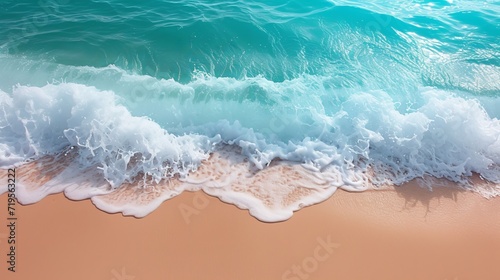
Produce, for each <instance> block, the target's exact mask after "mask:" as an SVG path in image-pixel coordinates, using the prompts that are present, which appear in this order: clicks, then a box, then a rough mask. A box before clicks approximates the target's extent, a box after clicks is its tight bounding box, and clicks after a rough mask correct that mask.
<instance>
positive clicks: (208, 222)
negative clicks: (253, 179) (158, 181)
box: [0, 185, 500, 280]
mask: <svg viewBox="0 0 500 280" xmlns="http://www.w3.org/2000/svg"><path fill="white" fill-rule="evenodd" d="M6 214H7V195H6V194H4V195H2V196H0V220H1V221H2V223H3V224H7V217H6ZM16 215H17V217H18V220H17V221H16V245H17V247H16V272H15V273H12V272H9V271H8V270H7V267H8V263H7V251H6V250H7V247H6V246H7V245H8V244H7V227H6V226H5V225H4V226H2V228H1V229H0V248H1V249H0V253H1V259H2V261H1V265H0V279H12V280H14V279H23V280H31V279H51V280H52V279H54V280H58V279H65V280H66V279H72V280H78V279H82V280H83V279H85V280H89V279H93V280H100V279H103V280H132V279H134V280H156V279H162V280H164V279H175V280H178V279H182V280H184V279H186V280H187V279H256V280H267V279H269V280H273V279H293V280H297V279H325V280H326V279H328V280H329V279H428V280H432V279H436V280H445V279H448V280H452V279H453V280H455V279H456V280H464V279H500V199H492V200H486V199H484V198H482V197H480V196H478V195H476V194H473V193H470V192H463V191H458V190H454V189H450V188H443V189H435V191H434V192H429V191H427V190H425V189H422V188H419V187H416V186H412V185H409V186H405V187H403V188H398V189H396V190H386V191H366V192H363V193H348V192H345V191H337V192H336V193H335V194H334V195H333V196H332V197H331V198H330V199H328V200H327V201H325V202H323V203H320V204H318V205H314V206H311V207H307V208H305V209H302V210H300V211H298V212H296V213H295V215H294V216H293V217H292V218H291V219H290V220H288V221H285V222H280V223H262V222H260V221H258V220H256V219H255V218H253V217H251V216H250V215H249V214H248V212H247V211H243V210H240V209H237V208H236V207H235V206H233V205H229V204H225V203H222V202H221V201H219V200H218V199H216V198H213V197H209V196H207V195H205V194H204V193H202V192H196V193H191V192H186V193H183V194H182V195H180V196H178V197H175V198H173V199H171V200H169V201H167V202H165V203H163V204H162V205H161V206H160V207H159V208H158V209H157V210H156V211H154V212H153V213H152V214H150V215H148V216H146V217H145V218H142V219H137V218H133V217H124V216H122V215H121V214H107V213H104V212H102V211H100V210H98V209H96V208H95V207H94V206H93V205H92V204H91V202H90V201H89V200H85V201H76V202H75V201H70V200H68V199H67V198H65V197H64V196H63V195H62V194H57V195H51V196H49V197H46V198H45V199H43V200H42V201H40V202H38V203H36V204H33V205H27V206H20V205H17V206H16Z"/></svg>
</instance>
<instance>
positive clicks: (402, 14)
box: [0, 0, 500, 221]
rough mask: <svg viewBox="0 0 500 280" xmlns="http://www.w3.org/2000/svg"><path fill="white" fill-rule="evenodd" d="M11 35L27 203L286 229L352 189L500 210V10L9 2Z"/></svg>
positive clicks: (6, 153)
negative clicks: (203, 211)
mask: <svg viewBox="0 0 500 280" xmlns="http://www.w3.org/2000/svg"><path fill="white" fill-rule="evenodd" d="M0 26H1V27H2V28H1V29H0V109H1V110H0V112H1V113H0V167H1V168H3V169H8V168H10V167H14V166H15V167H17V168H18V169H17V170H18V171H17V173H18V176H20V177H21V179H23V178H24V179H25V181H23V180H21V181H20V183H18V189H17V197H18V199H19V200H20V201H21V202H23V203H32V202H36V201H38V200H40V199H42V198H43V197H44V196H46V195H47V194H50V193H55V192H61V191H64V192H65V193H66V195H67V196H69V197H71V198H76V199H83V198H91V199H92V201H93V202H94V203H95V204H96V205H97V206H98V207H99V208H101V209H103V210H105V211H108V212H123V213H124V214H127V215H135V216H144V215H146V214H147V213H150V212H151V211H153V210H154V209H155V208H156V207H158V205H159V204H160V203H162V202H163V201H164V200H167V199H169V198H171V197H174V196H175V195H178V194H179V193H181V192H182V191H184V190H199V189H202V190H204V191H205V192H207V193H208V194H211V195H214V196H217V197H219V198H221V199H222V200H224V201H226V202H229V203H233V204H235V205H237V206H238V207H240V208H244V209H249V210H250V213H251V214H252V215H254V216H255V217H257V218H259V219H261V220H264V221H279V220H284V219H287V218H289V217H290V216H291V215H292V213H293V211H296V210H298V209H300V208H302V207H304V206H306V205H310V204H314V203H317V202H320V201H322V200H325V199H326V198H328V197H329V196H331V195H332V194H333V193H334V191H335V190H336V189H337V188H339V187H340V188H344V189H347V190H352V191H361V190H365V189H367V188H377V187H381V186H385V185H401V184H403V183H405V182H408V181H410V180H414V179H417V180H420V181H421V182H423V183H424V185H425V182H427V183H428V185H432V184H433V183H432V182H436V181H433V180H438V179H446V180H449V181H453V182H456V183H457V184H458V185H459V186H460V187H463V188H467V189H471V190H473V191H478V192H480V193H482V194H483V195H484V196H487V197H491V196H496V195H498V194H500V120H499V119H500V2H499V1H493V0H486V1H472V0H439V1H437V0H436V1H428V0H418V1H417V0H397V1H381V0H374V1H348V0H344V1H342V0H339V1H336V0H330V1H324V0H311V1H283V0H270V1H260V0H259V1H256V0H253V1H217V0H196V1H179V0H175V1H167V0H151V1H142V2H138V1H129V0H85V1H75V0H41V1H28V0H16V1H13V0H11V1H9V0H4V1H2V2H1V3H0ZM474 177H476V178H479V179H478V180H476V183H473V178H474ZM477 182H482V183H484V184H479V183H477ZM434 185H435V184H434ZM484 185H487V186H488V187H484ZM403 187H404V186H403ZM2 188H4V189H0V192H2V191H3V192H5V191H7V189H6V187H2Z"/></svg>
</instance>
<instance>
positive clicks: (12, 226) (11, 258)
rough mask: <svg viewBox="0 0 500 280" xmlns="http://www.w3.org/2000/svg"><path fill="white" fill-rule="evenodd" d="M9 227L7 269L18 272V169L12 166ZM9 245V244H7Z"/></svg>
mask: <svg viewBox="0 0 500 280" xmlns="http://www.w3.org/2000/svg"><path fill="white" fill-rule="evenodd" d="M7 192H8V195H7V214H8V216H7V228H8V229H9V230H8V231H9V234H8V237H7V243H8V244H9V245H10V246H9V248H8V249H7V251H8V252H9V253H8V254H7V263H8V264H9V266H8V268H7V270H9V271H11V272H16V223H17V216H16V208H15V206H16V169H15V168H10V169H9V170H8V175H7ZM7 246H8V245H7Z"/></svg>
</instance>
